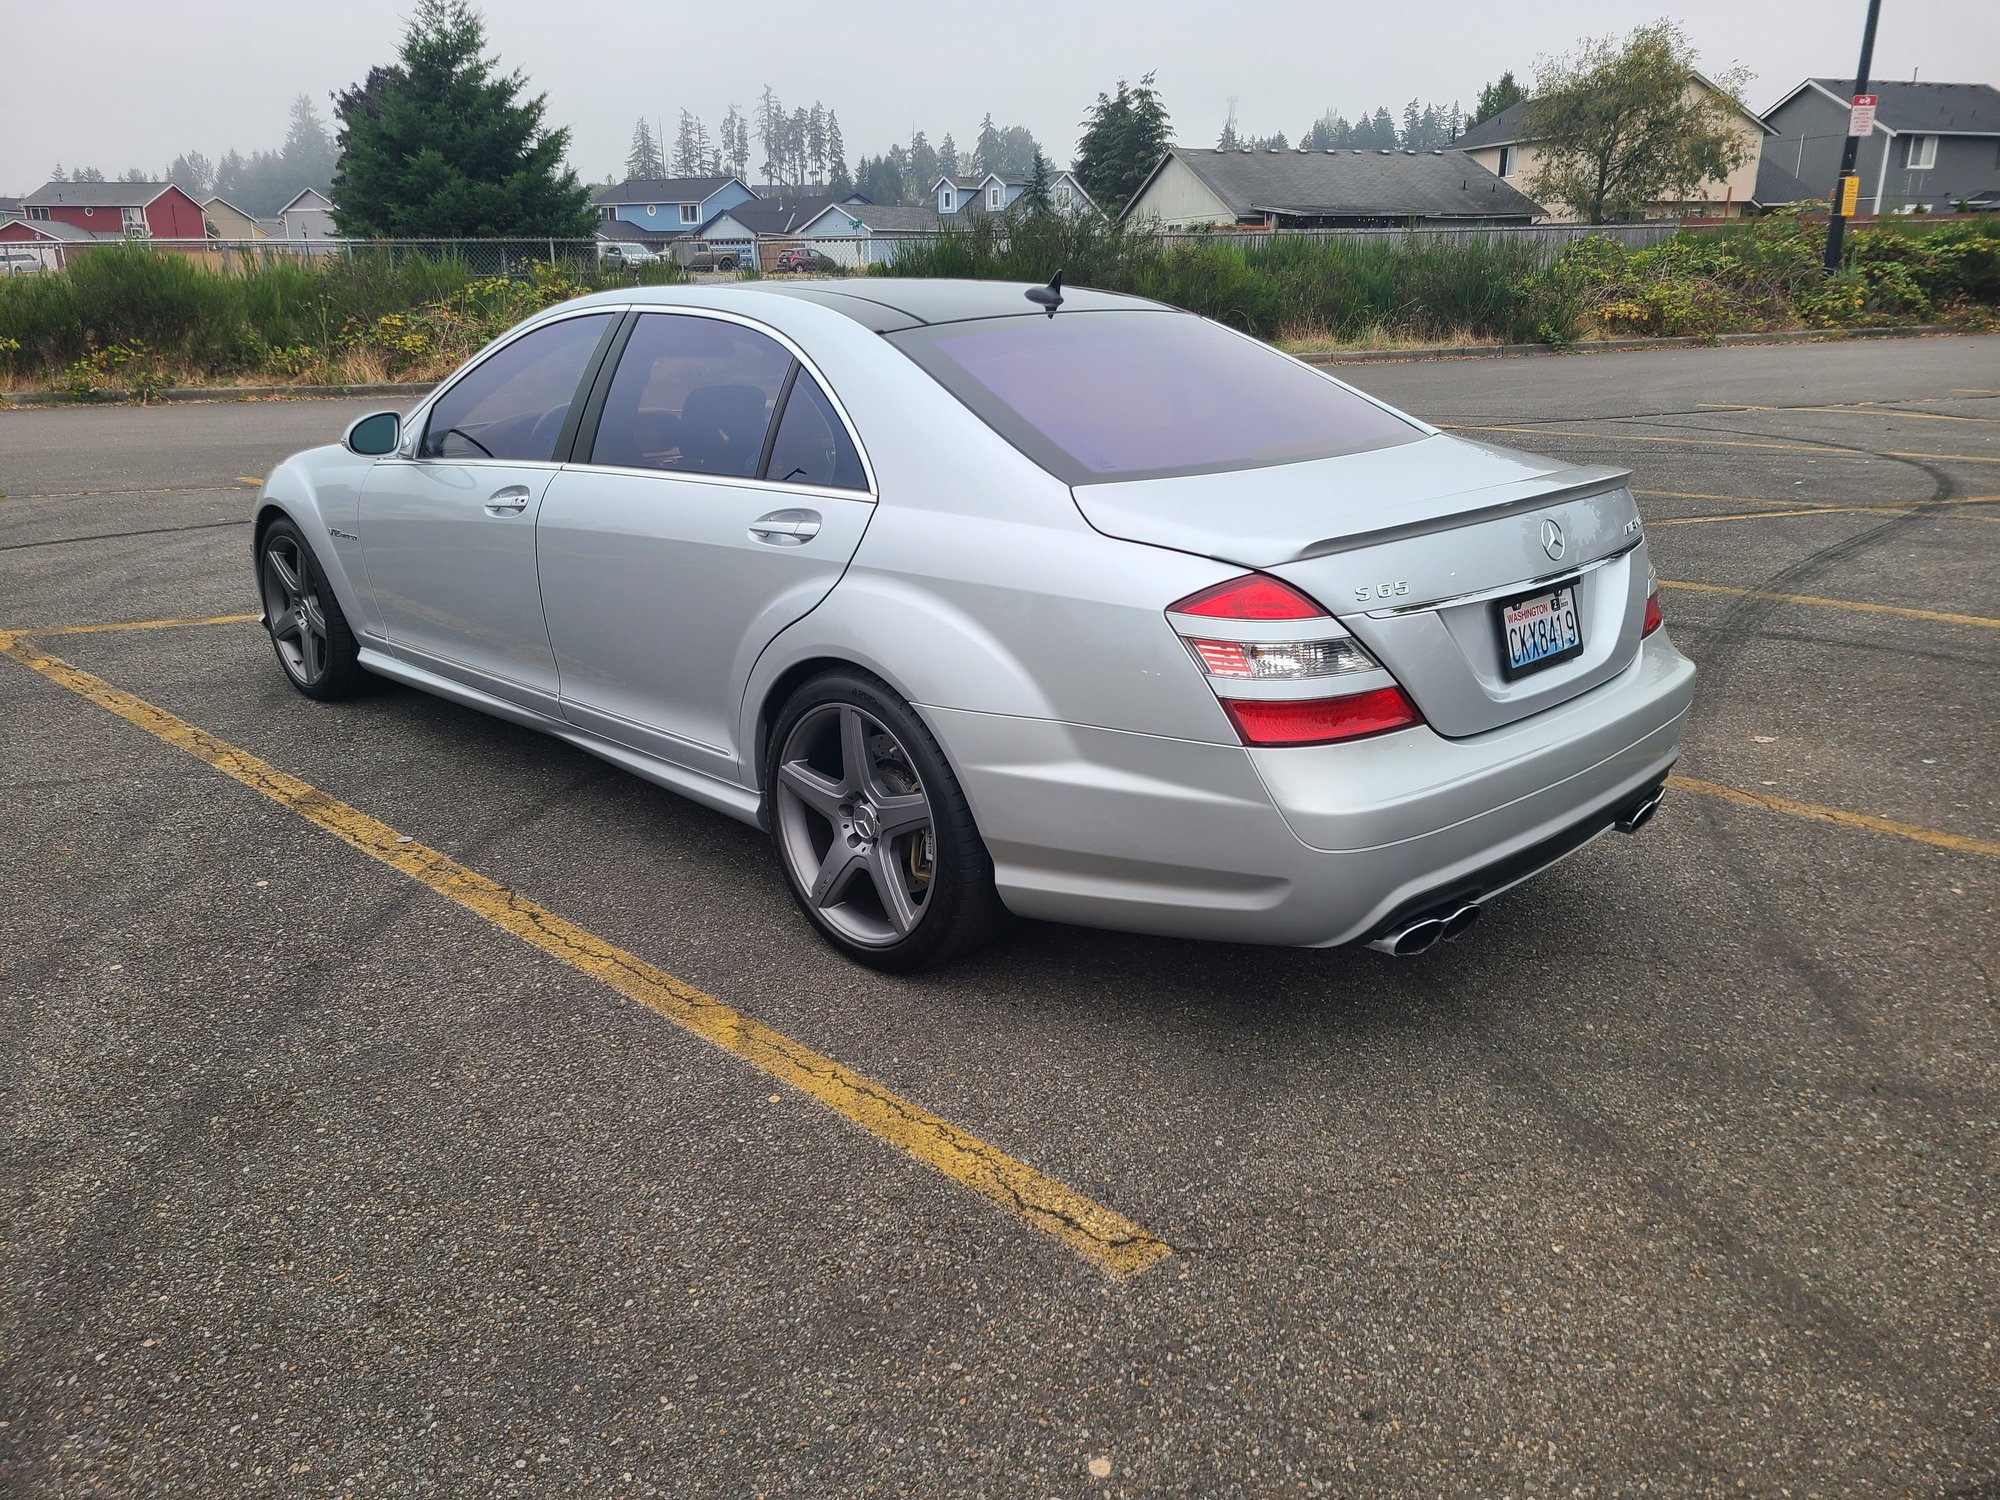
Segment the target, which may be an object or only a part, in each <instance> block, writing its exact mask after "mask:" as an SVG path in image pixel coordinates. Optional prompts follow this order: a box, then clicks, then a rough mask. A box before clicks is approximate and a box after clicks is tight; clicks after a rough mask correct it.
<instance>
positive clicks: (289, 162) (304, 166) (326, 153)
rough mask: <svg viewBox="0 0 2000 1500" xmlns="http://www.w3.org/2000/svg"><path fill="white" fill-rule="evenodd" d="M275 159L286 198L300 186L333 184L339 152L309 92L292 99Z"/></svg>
mask: <svg viewBox="0 0 2000 1500" xmlns="http://www.w3.org/2000/svg"><path fill="white" fill-rule="evenodd" d="M278 161H279V164H280V166H281V168H282V169H283V172H284V174H285V177H286V179H287V180H288V182H289V183H290V186H291V191H290V192H288V193H286V194H285V200H286V201H287V202H289V201H290V200H291V199H292V198H294V197H296V196H297V195H298V193H299V191H300V190H301V189H303V188H309V187H312V188H318V189H319V190H320V191H321V192H325V191H326V190H327V189H328V188H330V187H332V186H333V173H334V169H335V168H336V167H337V166H338V165H339V164H340V152H339V151H338V150H337V149H336V148H335V146H334V144H333V137H332V136H331V135H329V134H328V133H327V129H326V123H325V122H324V121H323V120H321V119H320V117H319V111H318V110H317V109H315V108H314V107H313V102H312V99H311V97H310V96H309V95H306V94H301V95H299V96H298V98H296V99H294V100H293V101H292V121H291V126H290V128H289V129H288V130H287V131H286V132H285V144H284V145H283V146H281V147H279V148H278Z"/></svg>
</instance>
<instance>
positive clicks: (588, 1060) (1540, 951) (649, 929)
mask: <svg viewBox="0 0 2000 1500" xmlns="http://www.w3.org/2000/svg"><path fill="white" fill-rule="evenodd" d="M1341 373H1342V374H1343V375H1344V376H1346V377H1347V378H1349V379H1351V380H1353V381H1354V382H1355V383H1356V384H1359V385H1361V386H1362V387H1363V388H1364V389H1367V390H1370V391H1373V392H1375V393H1377V394H1380V395H1382V396H1384V397H1386V398H1387V399H1390V400H1392V401H1395V402H1397V403H1398V404H1401V405H1403V406H1405V407H1407V408H1409V409H1411V410H1413V411H1415V412H1417V413H1419V414H1420V415H1423V416H1425V417H1427V418H1429V419H1431V420H1433V421H1437V422H1440V423H1449V424H1451V425H1453V426H1454V427H1455V428H1458V429H1461V430H1464V431H1467V432H1468V433H1471V434H1473V435H1477V436H1483V437H1486V438H1489V439H1491V440H1493V441H1497V442H1502V443H1509V444H1513V445H1516V446H1521V447H1527V448H1533V449H1537V450H1540V451H1544V452H1549V453H1553V454H1556V455H1560V456H1564V457H1574V458H1576V459H1578V460H1584V461H1595V462H1610V463H1616V464H1620V465H1622V466H1626V467H1629V468H1631V469H1632V470H1633V471H1634V480H1633V483H1634V486H1635V488H1636V489H1637V490H1638V492H1639V496H1640V503H1641V507H1642V510H1643V511H1644V513H1645V515H1646V517H1647V524H1648V535H1649V538H1650V540H1651V546H1652V551H1653V556H1654V558H1655V560H1656V563H1657V565H1658V568H1659V572H1660V574H1661V576H1662V578H1663V579H1666V580H1668V584H1667V587H1666V589H1665V592H1664V595H1663V598H1664V601H1665V607H1666V612H1667V621H1668V629H1669V630H1670V631H1671V633H1672V634H1673V636H1674V638H1675V639H1676V640H1677V641H1678V642H1679V643H1680V644H1681V646H1682V648H1683V649H1684V650H1686V651H1687V652H1688V653H1689V654H1690V655H1692V656H1693V657H1695V659H1696V660H1697V661H1698V662H1699V663H1700V665H1701V667H1702V671H1703V676H1702V680H1701V683H1700V687H1699V697H1698V700H1697V705H1696V709H1695V712H1694V716H1693V719H1692V722H1691V727H1690V729H1689V732H1688V736H1687V739H1686V743H1685V747H1684V751H1685V753H1684V756H1683V759H1682V762H1681V766H1680V768H1679V769H1680V772H1681V777H1680V779H1679V780H1678V781H1677V783H1676V784H1675V786H1674V788H1673V790H1672V791H1670V793H1669V796H1668V799H1667V802H1666V804H1665V807H1664V809H1663V811H1662V813H1661V815H1660V816H1659V818H1657V819H1656V820H1655V822H1654V823H1653V824H1652V826H1651V827H1649V828H1648V829H1646V830H1645V831H1644V832H1643V833H1642V834H1641V835H1639V836H1637V837H1635V838H1622V837H1614V838H1608V839H1605V840H1601V841H1599V842H1598V843H1596V844H1594V845H1592V846H1591V847H1590V848H1588V849H1586V850H1585V851H1583V852H1582V853H1580V854H1578V855H1577V856H1575V857H1574V858H1573V859H1571V860H1569V861H1568V862H1566V863H1565V864H1563V865H1562V866H1560V867H1559V868H1558V869H1556V870H1554V871H1553V872H1551V873H1550V874H1548V875H1547V876H1545V877H1544V878H1543V879H1541V880H1540V881H1539V882H1537V883H1536V884H1534V885H1532V886H1530V887H1526V888H1524V889H1523V890H1522V891H1520V892H1517V893H1515V894H1514V895H1513V896H1511V897H1509V898H1507V899H1505V900H1504V901H1503V902H1502V903H1500V904H1499V905H1497V906H1496V908H1495V909H1494V910H1493V911H1492V912H1491V913H1490V914H1489V915H1488V917H1487V919H1486V920H1485V921H1484V922H1482V923H1481V924H1480V925H1479V926H1477V927H1475V928H1474V929H1473V930H1472V932H1471V933H1469V934H1468V935H1467V936H1466V937H1465V938H1463V939H1462V940H1461V941H1459V942H1457V943H1455V944H1453V945H1450V946H1449V947H1444V948H1440V949H1438V950H1436V951H1435V952H1434V953H1433V954H1431V955H1429V956H1427V957H1425V958H1423V959H1420V960H1416V961H1401V962H1399V961H1397V960H1393V959H1390V958H1386V957H1383V956H1381V955H1378V954H1374V953H1370V952H1366V951H1336V952H1292V951H1280V950H1263V949H1246V948H1227V947H1218V946H1202V945H1195V944H1176V943H1172V942H1166V941H1161V940H1155V939H1142V938H1133V937H1125V936H1120V935H1116V934H1108V933H1097V932H1088V931H1081V930H1073V929H1065V928H1058V927H1051V926H1043V925H1035V924H1024V925H1022V926H1021V927H1019V928H1018V929H1017V930H1016V931H1015V932H1014V933H1013V934H1012V935H1011V936H1010V937H1009V938H1007V939H1006V940H1005V941H1004V942H1003V943H1002V944H1001V945H1000V946H998V947H996V948H994V949H992V950H989V951H987V952H985V953H983V954H981V955H980V956H978V957H977V958H975V959H974V960H972V961H970V962H968V963H966V964H964V965H962V966H960V967H958V968H955V969H951V970H949V971H946V972H943V973H937V974H931V975H926V976H920V977H918V978H915V979H895V978H889V977H884V976H881V975H876V974H872V973H869V972H866V971H863V970H861V969H858V968H855V967H852V966H850V965H848V964H846V963H844V962H842V961H841V960H840V959H838V958H836V957H835V956H833V955H832V954H831V953H830V952H829V951H827V950H826V949H825V948H823V947H822V946H821V945H820V944H819V943H818V942H817V941H816V940H815V939H814V938H813V937H812V935H811V934H810V932H809V931H808V929H807V928H806V926H805V925H804V923H803V922H802V921H801V920H799V919H798V918H797V917H796V915H795V914H794V912H793V910H792V908H791V905H790V903H789V901H788V899H787V897H786V895H785V892H784V890H783V887H782V884H781V878H780V876H779V874H778V871H777V869H776V867H775V864H774V862H773V859H772V857H771V854H770V852H769V850H768V848H767V846H766V844H765V843H764V841H762V840H761V839H760V838H759V837H758V836H757V835H756V834H755V833H754V832H753V831H752V830H750V829H747V828H745V827H742V826H740V825H738V824H735V823H733V822H730V821H728V820H726V819H725V818H723V817H722V816H720V815H718V814H714V813H710V812H706V811H704V810H702V809H700V808H697V807H695V806H693V805H692V804H689V803H686V802H682V801H679V800H677V799H675V798H674V797H672V796H670V795H669V794H667V793H665V792H663V791H658V790H656V789H654V788H651V787H649V786H647V785H645V784H642V783H640V782H637V781H635V780H633V779H631V778H629V777H627V776H625V775H623V774H621V773H619V772H617V771H615V770H613V769H612V768H611V767H609V766H607V765H604V764H602V763H600V762H598V761H596V760H594V759H592V758H590V757H588V756H585V755H583V754H581V753H580V752H577V751H573V750H571V749H568V748H566V747H564V746H562V745H560V744H557V743H555V742H553V741H551V740H547V739H544V738H541V737H538V736H536V735H534V734H532V733H529V732H527V731H524V730H520V729H516V728H514V727H511V726H509V725H506V724H503V723H500V722H497V721H494V720H491V719H487V718H483V717H481V716H479V715H476V714H474V713H471V712H469V711H466V710H462V709H459V708H457V707H454V706H452V705H450V704H446V703H443V702H440V701H437V700H435V699H431V698H428V697H425V696H422V695H420V694H417V693H414V692H408V691H403V690H400V689H390V688H386V687H385V689H384V691H382V692H381V693H380V694H378V695H376V696H373V697H369V698H364V699H362V700H359V701H356V702H351V703H345V704H339V705H332V706H328V705H320V704H315V703H311V702H308V701H307V700H305V699H303V698H301V697H299V696H297V695H296V694H295V693H293V692H292V690H291V689H290V688H289V687H288V686H287V685H286V682H285V680H284V678H283V676H282V675H281V673H280V671H279V669H278V667H277V665H276V663H275V662H274V661H273V659H272V655H271V651H270V648H269V646H268V644H267V643H266V641H265V639H264V637H263V636H262V634H261V633H260V631H259V630H258V628H257V627H256V626H255V625H254V624H253V623H248V622H246V621H245V620H244V619H243V618H242V617H243V616H246V615H249V614H251V613H253V612H254V611H255V609H256V603H255V599H254V596H253V589H252V581H251V575H250V569H249V560H248V546H249V541H248V532H247V518H248V514H249V506H250V503H251V499H252V497H253V496H254V494H255V482H256V479H257V477H258V476H260V475H261V474H263V473H264V472H265V471H266V470H267V469H268V468H269V467H270V466H271V465H272V464H274V463H275V462H276V461H277V460H278V459H279V458H281V457H282V456H284V455H285V454H286V453H287V452H289V451H292V450H293V449H296V448H298V447H302V446H306V445H309V444H312V443H315V442H321V441H329V440H332V439H333V438H335V437H336V436H337V435H338V433H339V431H340V430H341V428H342V426H343V425H344V424H345V423H346V422H347V421H348V420H350V419H351V418H352V417H353V416H354V415H357V414H359V413H360V412H361V411H364V410H367V409H370V408H371V407H372V406H375V405H379V404H381V403H379V402H375V403H352V402H323V401H299V402H251V403H239V404H213V405H208V404H197V405H182V406H168V407H158V408H146V409H140V408H129V407H112V408H91V409H67V408H65V409H24V410H15V411H0V492H4V496H3V497H0V633H7V634H4V635H0V648H4V655H0V789H4V801H0V828H4V832H5V840H6V844H5V847H6V850H7V857H6V858H5V859H4V860H0V996H4V1000H0V1038H4V1043H0V1493H6V1494H10V1495H15V1494H18V1495H82V1494H104V1495H125V1494H177V1495H191V1494H202V1495H220V1494H239V1493H240V1494H280V1493H282V1494H287V1495H322V1494H323V1495H341V1494H354V1495H382V1494H404V1493H416V1492H422V1493H438V1494H475V1493H478V1494H483V1493H488V1492H506V1493H515V1492H518V1493H548V1494H606V1495H642V1494H668V1495H685V1494H697V1493H716V1494H731V1495H746V1496H747V1495H762V1494H770V1495H807V1496H811V1495H830V1494H871V1493H872V1494H899V1495H958V1494H967V1495H971V1494H979V1495H1022V1496H1085V1495H1092V1496H1095V1495H1104V1494H1108V1495H1133V1496H1138V1495H1155V1494H1163V1493H1169V1492H1176V1493H1182V1494H1188V1495H1238V1494H1241V1495H1265V1494H1316V1493H1326V1494H1344V1495H1353V1494H1411V1495H1417V1494H1422V1495H1433V1494H1453V1495H1459V1494H1462V1495H1523V1496H1529V1495H1532V1496H1549V1495H1558V1494H1560V1495H1568V1494H1621V1495H1623V1494H1633V1493H1642V1492H1643V1493H1659V1494H1667V1495H1691V1494H1707V1493H1729V1494H1738V1493H1753V1494H1764V1495H1778V1494H1789V1495H1797V1496H1808V1495H1823V1496H1844V1495H1855V1494H1863V1493H1868V1494H1918V1495H1940V1494H1952V1495H1990V1494H1993V1493H1994V1492H1995V1486H1996V1485H2000V1348H1996V1343H1995V1340H1996V1337H2000V1328H1996V1324H1997V1323H2000V1189H1996V1173H2000V1010H1996V994H1995V987H1994V976H1995V972H1996V963H2000V942H1996V938H1997V937H2000V916H1996V912H2000V735H1996V733H1995V730H1996V726H2000V338H1994V337H1986V338H1942V339H1924V340H1907V341H1882V342H1867V343H1848V344H1833V345H1823V346H1782V347H1778V346H1772V347H1746V348H1731V349H1717V350H1682V351H1661V352H1649V353H1643V354H1625V355H1611V354H1607V355H1593V356H1590V357H1587V358H1572V359H1551V358H1534V359H1507V360H1478V361H1467V362H1460V363H1431V364H1417V363H1411V364H1370V365H1357V366H1353V367H1350V368H1348V369H1346V370H1343V371H1342V372H1341ZM162 621H167V622H182V623H166V624H161V623H157V622H162ZM216 621H221V623H212V622H216ZM187 622H195V623H187ZM202 622H211V623H202ZM99 626H109V627H114V628H107V629H96V628H94V627H99ZM63 663H68V664H70V665H71V666H72V667H73V668H74V669H75V670H74V671H71V670H67V669H65V668H64V666H63V665H62V664H63ZM121 695H130V696H121ZM176 726H179V727H176ZM413 877H414V878H413ZM482 882H484V883H482ZM496 893H497V894H496ZM524 914H525V915H524ZM551 932H554V933H555V934H556V936H555V937H551V936H549V934H550V933H551ZM787 1069H790V1071H787ZM884 1091H893V1100H894V1102H893V1103H886V1104H885V1103H884V1102H883V1101H884V1100H885V1098H887V1097H889V1096H888V1095H886V1094H885V1093H884ZM871 1110H872V1111H873V1113H871V1112H870V1111H871ZM898 1132H901V1134H898ZM1010 1174H1012V1175H1010ZM1022 1174H1025V1175H1022ZM1024 1184H1025V1186H1024ZM1017 1189H1018V1191H1017ZM1037 1194H1041V1195H1043V1197H1042V1198H1040V1199H1037V1197H1036V1195H1037ZM1062 1194H1068V1195H1070V1196H1069V1197H1068V1198H1066V1199H1065V1198H1062V1197H1061V1195H1062ZM1050 1195H1054V1197H1050ZM1010 1200H1011V1201H1010ZM1065 1205H1067V1206H1065ZM1092 1215H1095V1216H1096V1217H1095V1218H1093V1217H1092Z"/></svg>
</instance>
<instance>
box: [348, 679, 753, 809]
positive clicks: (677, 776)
mask: <svg viewBox="0 0 2000 1500" xmlns="http://www.w3.org/2000/svg"><path fill="white" fill-rule="evenodd" d="M359 660H360V663H361V665H362V666H363V667H365V668H366V669H367V670H368V671H370V672H373V673H375V674H376V675H377V676H378V677H387V678H390V679H391V680H393V681H396V682H400V683H403V684H405V685H406V686H409V687H413V688H418V689H420V690H422V691H423V692H426V693H434V694H436V695H437V696H438V697H440V698H445V699H449V700H450V701H451V702H453V703H457V704H460V705H462V706H464V707H466V708H476V709H478V710H479V711H480V712H481V713H487V714H491V715H493V717H494V718H496V719H505V720H507V721H508V722H509V723H510V724H519V725H522V726H523V727H524V728H528V729H537V730H540V731H541V732H542V733H543V734H548V735H553V736H554V737H555V738H557V739H559V740H562V741H564V742H565V743H567V744H571V745H574V746H576V748H577V749H579V750H587V751H589V752H590V754H592V755H595V756H597V757H598V758H599V759H600V760H608V761H610V762H611V764H612V765H614V766H616V767H618V769H619V770H621V771H628V772H630V773H631V774H632V775H634V776H637V777H638V778H639V779H640V780H642V781H650V782H652V783H653V784H654V785H655V786H662V787H665V788H666V789H667V790H668V791H670V792H675V793H678V794H679V795H680V796H683V797H685V798H687V799H688V800H689V801H690V802H698V803H700V804H701V805H702V806H703V807H709V808H713V809H714V810H715V811H717V812H719V813H727V814H728V815H729V816H730V817H732V818H734V819H736V820H737V821H738V822H739V823H748V824H750V825H751V826H752V827H753V828H754V827H762V826H763V825H762V822H761V819H760V817H759V813H760V810H761V808H762V806H763V798H762V797H760V796H759V795H758V794H757V793H756V792H753V791H751V790H750V789H749V788H747V787H740V786H735V785H732V784H731V783H729V782H726V781H718V780H716V779H715V778H714V777H713V776H704V775H702V773H701V772H699V771H690V770H689V769H688V768H687V767H685V766H677V765H674V764H672V763H671V762H669V761H664V760H660V759H658V758H656V757H654V756H651V755H647V754H645V753H643V752H642V751H638V750H633V749H631V748H629V747H627V746H625V745H618V744H613V743H612V742H611V741H609V740H604V739H599V738H598V737H597V736H596V735H594V734H590V733H588V732H587V731H585V730H582V729H578V728H577V727H576V726H575V725H574V724H566V723H564V722H562V721H561V720H559V719H551V718H549V717H548V716H547V715H545V714H538V713H536V712H535V711H534V710H533V709H531V708H523V707H522V706H521V705H520V704H518V703H509V702H508V701H507V700H506V699H504V698H496V697H494V696H493V695H492V694H490V693H482V692H481V691H480V690H479V689H478V688H475V687H468V686H466V685H465V684H464V683H461V682H453V681H452V680H451V679H450V678H448V677H440V676H438V675H437V674H436V673H435V672H427V671H425V670H424V669H423V668H422V667H416V666H412V665H410V663H408V662H406V661H398V660H397V659H396V658H395V657H393V656H389V655H387V654H386V653H384V652H381V651H377V650H375V649H374V648H373V647H369V646H363V647H362V648H361V652H360V657H359Z"/></svg>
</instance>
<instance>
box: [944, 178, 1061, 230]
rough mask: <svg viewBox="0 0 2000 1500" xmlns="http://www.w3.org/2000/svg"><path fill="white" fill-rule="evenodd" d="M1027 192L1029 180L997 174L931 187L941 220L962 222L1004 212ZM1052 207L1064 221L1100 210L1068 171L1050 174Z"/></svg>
mask: <svg viewBox="0 0 2000 1500" xmlns="http://www.w3.org/2000/svg"><path fill="white" fill-rule="evenodd" d="M1027 190H1028V182H1027V179H1026V178H1006V177H1002V176H1001V175H1000V174H999V173H998V172H988V173H986V174H985V175H984V176H980V177H940V178H938V180H937V181H936V182H934V183H932V184H931V201H932V202H933V203H934V204H935V205H936V207H937V212H938V217H939V218H940V219H941V220H951V219H956V220H957V221H959V222H961V223H962V222H964V220H965V219H967V218H969V217H971V216H973V215H976V214H983V213H985V214H1000V213H1005V212H1006V211H1007V210H1008V209H1010V208H1012V207H1013V206H1014V201H1015V200H1016V199H1017V198H1019V197H1020V196H1021V194H1023V193H1025V192H1026V191H1027ZM1049 207H1050V208H1051V209H1053V210H1054V211H1055V212H1056V213H1059V214H1061V215H1062V216H1063V217H1064V218H1075V217H1077V216H1078V215H1080V214H1083V213H1095V212H1096V211H1097V205H1096V204H1095V203H1093V202H1092V201H1091V198H1090V194H1088V193H1086V192H1085V191H1084V190H1083V184H1082V183H1080V182H1078V181H1077V180H1076V178H1075V177H1074V176H1072V175H1071V174H1070V173H1068V172H1055V173H1052V174H1050V177H1049Z"/></svg>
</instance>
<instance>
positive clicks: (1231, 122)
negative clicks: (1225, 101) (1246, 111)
mask: <svg viewBox="0 0 2000 1500" xmlns="http://www.w3.org/2000/svg"><path fill="white" fill-rule="evenodd" d="M1242 145H1243V138H1242V137H1241V136H1239V135H1238V134H1237V133H1236V96H1235V95H1234V94H1231V95H1230V96H1229V113H1228V114H1226V115H1224V116H1223V117H1222V133H1221V134H1220V135H1218V136H1217V137H1216V138H1215V149H1216V150H1218V151H1235V150H1238V149H1239V148H1240V147H1241V146H1242Z"/></svg>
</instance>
